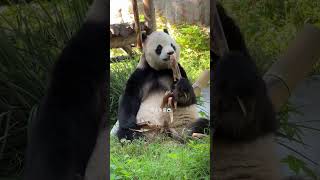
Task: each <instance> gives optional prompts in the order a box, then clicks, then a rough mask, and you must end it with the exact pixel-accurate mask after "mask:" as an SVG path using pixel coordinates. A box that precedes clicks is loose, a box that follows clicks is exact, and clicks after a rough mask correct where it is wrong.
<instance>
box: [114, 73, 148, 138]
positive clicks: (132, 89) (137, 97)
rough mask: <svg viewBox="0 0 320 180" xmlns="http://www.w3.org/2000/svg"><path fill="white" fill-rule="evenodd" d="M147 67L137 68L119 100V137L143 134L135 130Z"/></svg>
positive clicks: (135, 136)
mask: <svg viewBox="0 0 320 180" xmlns="http://www.w3.org/2000/svg"><path fill="white" fill-rule="evenodd" d="M146 71H147V70H145V69H136V70H135V71H134V72H133V73H132V75H131V76H130V78H129V79H128V81H127V84H126V88H125V91H124V94H123V95H122V97H120V100H119V107H118V120H119V130H118V132H117V136H118V138H119V139H123V138H124V139H127V140H133V139H137V138H139V137H141V136H142V133H140V132H138V131H135V130H137V129H139V127H138V126H137V120H136V116H137V113H138V111H139V108H140V104H141V99H142V96H143V93H144V92H143V85H144V83H145V82H146V78H147V77H148V76H146V74H148V73H149V72H146Z"/></svg>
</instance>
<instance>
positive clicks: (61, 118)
mask: <svg viewBox="0 0 320 180" xmlns="http://www.w3.org/2000/svg"><path fill="white" fill-rule="evenodd" d="M106 4H107V3H106ZM108 4H109V3H108ZM106 9H108V7H106ZM107 16H108V14H107V12H106V17H107ZM106 19H108V18H106ZM107 21H108V20H106V21H105V22H99V23H95V22H86V23H85V24H83V26H82V28H81V29H80V30H79V32H78V33H77V34H76V35H75V36H74V37H73V38H72V39H71V40H70V42H69V43H68V44H67V46H66V47H65V49H64V50H63V51H62V53H61V55H60V58H59V60H58V61H57V62H56V64H55V66H54V70H53V73H52V77H51V81H50V83H49V88H48V90H47V92H46V95H45V97H44V98H43V100H42V102H41V104H40V108H39V111H38V114H37V116H36V118H35V119H34V120H33V121H32V122H31V124H30V126H29V134H30V136H29V142H28V150H27V159H26V167H25V175H24V179H25V180H74V179H79V178H82V177H83V176H84V174H85V169H86V165H87V163H88V160H89V158H90V155H91V153H92V151H93V148H94V146H95V143H96V139H97V135H98V132H99V129H100V128H101V126H102V124H103V123H105V122H104V121H103V117H104V115H105V110H106V96H107V88H108V79H107V78H108V71H107V67H108V64H109V63H108V61H107V59H108V53H107V49H109V45H108V44H109V43H108V41H107V37H108V36H109V35H108V34H107V27H108V25H109V23H108V22H107Z"/></svg>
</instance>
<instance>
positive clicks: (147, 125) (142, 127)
mask: <svg viewBox="0 0 320 180" xmlns="http://www.w3.org/2000/svg"><path fill="white" fill-rule="evenodd" d="M137 126H138V128H139V129H131V130H133V131H137V132H141V133H142V132H148V131H152V130H158V129H161V127H160V126H159V125H155V124H151V122H150V121H145V122H140V123H137Z"/></svg>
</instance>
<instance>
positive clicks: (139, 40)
mask: <svg viewBox="0 0 320 180" xmlns="http://www.w3.org/2000/svg"><path fill="white" fill-rule="evenodd" d="M132 9H133V15H134V22H135V31H136V35H137V47H138V48H139V49H140V50H142V37H141V29H140V23H139V10H138V3H137V0H132Z"/></svg>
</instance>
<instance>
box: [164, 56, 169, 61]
mask: <svg viewBox="0 0 320 180" xmlns="http://www.w3.org/2000/svg"><path fill="white" fill-rule="evenodd" d="M162 60H164V61H169V60H170V57H167V58H164V59H162Z"/></svg>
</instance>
